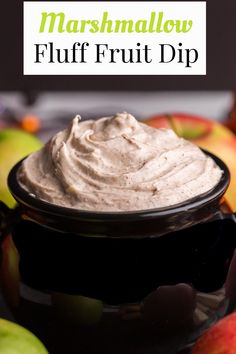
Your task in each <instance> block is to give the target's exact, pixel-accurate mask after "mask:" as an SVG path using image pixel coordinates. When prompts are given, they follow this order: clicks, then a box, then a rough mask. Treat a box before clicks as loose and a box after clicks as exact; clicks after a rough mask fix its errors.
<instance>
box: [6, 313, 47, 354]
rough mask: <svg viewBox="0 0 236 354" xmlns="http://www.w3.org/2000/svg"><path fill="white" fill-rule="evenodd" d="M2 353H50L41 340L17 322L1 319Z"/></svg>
mask: <svg viewBox="0 0 236 354" xmlns="http://www.w3.org/2000/svg"><path fill="white" fill-rule="evenodd" d="M0 353H2V354H48V351H47V349H46V348H45V347H44V345H43V344H42V343H41V342H40V340H39V339H38V338H37V337H36V336H35V335H34V334H33V333H31V332H30V331H28V330H27V329H25V328H23V327H21V326H19V325H18V324H16V323H13V322H9V321H7V320H4V319H0Z"/></svg>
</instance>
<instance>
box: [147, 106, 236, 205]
mask: <svg viewBox="0 0 236 354" xmlns="http://www.w3.org/2000/svg"><path fill="white" fill-rule="evenodd" d="M144 123H146V124H148V125H150V126H152V127H154V128H168V129H173V130H174V131H175V133H176V134H177V135H178V136H180V137H183V138H185V139H188V140H191V141H192V142H193V143H195V144H197V145H198V146H200V147H201V148H203V149H206V150H208V151H210V152H212V153H213V154H215V155H216V156H218V157H219V158H220V159H222V160H223V161H224V162H225V163H226V165H227V166H228V168H229V170H230V174H231V181H230V185H229V188H228V190H227V192H226V194H225V197H226V200H227V202H228V204H229V206H230V208H231V209H232V210H233V211H236V164H235V156H236V136H235V135H234V134H233V133H232V131H230V130H229V129H228V128H226V127H225V126H223V125H222V124H220V123H217V122H215V121H212V120H208V119H206V118H203V117H199V116H195V115H191V114H185V113H170V114H165V115H156V116H153V117H150V118H148V119H145V120H144Z"/></svg>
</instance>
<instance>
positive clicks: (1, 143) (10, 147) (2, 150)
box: [0, 128, 42, 208]
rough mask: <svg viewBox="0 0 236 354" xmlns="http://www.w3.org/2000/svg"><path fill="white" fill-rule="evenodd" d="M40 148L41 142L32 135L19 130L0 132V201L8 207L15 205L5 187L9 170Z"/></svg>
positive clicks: (3, 130)
mask: <svg viewBox="0 0 236 354" xmlns="http://www.w3.org/2000/svg"><path fill="white" fill-rule="evenodd" d="M41 147H42V142H41V141H40V140H39V139H38V138H37V137H35V136H34V135H32V134H29V133H26V132H24V131H22V130H19V129H13V128H6V129H2V130H0V200H1V201H3V202H4V203H5V204H6V205H7V206H8V207H10V208H13V207H14V206H15V204H16V202H15V200H14V198H13V197H12V196H11V194H10V192H9V190H8V187H7V176H8V173H9V171H10V170H11V168H12V167H13V166H14V165H15V164H16V163H17V162H18V161H19V160H21V159H22V158H23V157H25V156H26V155H28V154H30V153H31V152H34V151H36V150H38V149H40V148H41Z"/></svg>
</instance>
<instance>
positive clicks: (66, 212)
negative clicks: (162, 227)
mask: <svg viewBox="0 0 236 354" xmlns="http://www.w3.org/2000/svg"><path fill="white" fill-rule="evenodd" d="M201 150H202V151H203V152H204V153H205V154H206V155H208V156H210V157H211V158H212V159H213V160H214V161H215V163H216V164H217V165H218V166H219V167H220V169H221V170H222V171H223V174H222V178H221V179H220V181H219V182H218V184H217V185H216V186H215V187H213V188H212V189H211V190H209V191H207V192H205V193H202V194H200V195H198V196H196V197H193V198H191V199H188V200H186V201H184V202H181V203H178V204H173V205H171V206H169V207H164V208H154V209H142V210H134V211H93V210H83V209H75V208H68V207H64V206H60V205H56V204H52V203H49V202H47V201H45V200H42V199H38V198H36V197H34V196H33V195H32V194H30V193H29V192H27V191H26V190H25V189H24V188H23V187H21V185H20V184H19V182H18V181H17V172H18V170H19V168H20V166H21V164H22V162H23V161H24V160H25V159H26V158H27V156H26V157H25V158H23V159H22V160H20V161H19V162H18V163H17V164H15V165H14V166H13V168H12V169H11V170H10V172H9V174H8V179H7V183H8V188H9V190H10V192H11V194H12V196H13V197H14V198H15V199H16V201H17V202H18V203H19V204H23V205H24V206H26V207H30V208H31V209H34V210H36V211H39V212H43V213H47V214H51V215H56V216H62V217H68V218H73V219H75V218H80V219H84V220H86V219H87V220H89V219H90V220H91V221H92V220H100V221H104V220H110V221H112V220H114V221H118V220H121V221H122V220H127V219H128V220H132V219H143V218H153V217H155V218H157V217H163V216H170V215H173V214H176V213H181V212H187V211H189V210H192V209H193V210H196V209H198V208H199V207H201V206H204V205H206V204H209V203H211V202H213V201H216V200H219V199H220V198H221V197H222V196H223V194H224V193H225V191H226V189H227V187H228V185H229V183H230V171H229V168H228V167H227V165H226V164H225V163H224V162H223V161H222V160H221V159H220V158H219V157H217V156H215V155H214V154H212V153H211V152H209V151H207V150H205V149H201Z"/></svg>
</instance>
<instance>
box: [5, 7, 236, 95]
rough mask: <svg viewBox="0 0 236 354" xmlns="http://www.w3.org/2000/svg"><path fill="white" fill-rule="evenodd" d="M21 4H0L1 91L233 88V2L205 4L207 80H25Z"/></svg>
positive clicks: (235, 34) (235, 78) (235, 27)
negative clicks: (23, 72) (23, 73)
mask: <svg viewBox="0 0 236 354" xmlns="http://www.w3.org/2000/svg"><path fill="white" fill-rule="evenodd" d="M22 4H23V1H21V0H2V1H1V5H0V31H1V32H0V41H1V42H0V43H1V45H0V90H5V91H6V90H24V91H34V90H37V91H38V90H63V91H66V90H83V91H85V90H93V91H94V90H135V91H137V90H142V91H143V90H144V91H146V90H228V89H234V88H235V87H236V0H224V1H222V0H208V1H207V75H206V76H23V75H22V71H23V69H22V67H23V64H22V47H23V43H22V37H23V34H22V32H23V31H22V17H23V16H22V8H23V5H22ZM124 6H125V1H124Z"/></svg>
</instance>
